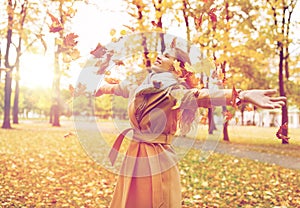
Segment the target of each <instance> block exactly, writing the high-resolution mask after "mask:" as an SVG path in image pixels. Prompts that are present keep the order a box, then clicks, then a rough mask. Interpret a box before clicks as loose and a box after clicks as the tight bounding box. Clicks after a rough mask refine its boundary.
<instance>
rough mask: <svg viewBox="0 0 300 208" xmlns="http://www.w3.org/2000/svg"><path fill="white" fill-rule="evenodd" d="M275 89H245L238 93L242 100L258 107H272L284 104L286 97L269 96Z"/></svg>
mask: <svg viewBox="0 0 300 208" xmlns="http://www.w3.org/2000/svg"><path fill="white" fill-rule="evenodd" d="M276 92H277V91H276V90H272V89H271V90H245V91H242V92H240V93H239V98H240V99H241V101H242V102H246V103H252V104H253V105H255V106H257V107H259V108H265V109H274V108H280V107H281V106H283V105H285V102H286V97H282V96H281V97H271V96H272V95H274V94H276Z"/></svg>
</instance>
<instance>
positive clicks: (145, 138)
mask: <svg viewBox="0 0 300 208" xmlns="http://www.w3.org/2000/svg"><path fill="white" fill-rule="evenodd" d="M131 130H134V129H133V128H128V129H125V130H124V131H123V132H122V133H121V134H120V135H119V136H118V137H117V139H116V141H115V142H114V144H113V146H112V148H111V150H110V152H109V155H108V157H109V159H110V162H111V164H112V165H114V163H115V161H116V159H117V156H118V153H119V150H120V147H121V145H122V142H123V140H124V138H125V136H126V134H127V133H128V132H129V131H131ZM172 139H173V135H172V134H143V133H134V134H133V140H134V141H137V142H143V143H152V144H171V142H172Z"/></svg>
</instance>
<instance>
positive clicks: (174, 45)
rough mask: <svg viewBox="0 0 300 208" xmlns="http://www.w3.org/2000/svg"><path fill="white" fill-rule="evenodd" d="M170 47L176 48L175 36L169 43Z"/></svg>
mask: <svg viewBox="0 0 300 208" xmlns="http://www.w3.org/2000/svg"><path fill="white" fill-rule="evenodd" d="M170 47H171V48H176V38H173V40H172V43H171V46H170Z"/></svg>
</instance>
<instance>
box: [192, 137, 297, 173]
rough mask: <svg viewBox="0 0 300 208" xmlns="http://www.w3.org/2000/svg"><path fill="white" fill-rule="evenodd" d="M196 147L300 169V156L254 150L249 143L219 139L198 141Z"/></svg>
mask: <svg viewBox="0 0 300 208" xmlns="http://www.w3.org/2000/svg"><path fill="white" fill-rule="evenodd" d="M194 147H195V148H197V149H201V150H204V151H213V152H216V153H220V154H227V155H232V156H234V157H239V158H248V159H251V160H255V161H259V162H263V163H268V164H275V165H279V166H282V167H285V168H289V169H296V170H300V158H299V157H291V156H285V155H280V154H273V153H264V152H258V151H253V150H250V149H249V147H247V145H239V144H232V143H223V142H217V141H205V142H199V141H196V142H195V144H194ZM299 151H300V147H299Z"/></svg>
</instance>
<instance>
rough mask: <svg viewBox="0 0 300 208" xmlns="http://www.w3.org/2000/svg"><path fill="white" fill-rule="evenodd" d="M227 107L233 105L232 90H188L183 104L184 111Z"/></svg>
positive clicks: (185, 91)
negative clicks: (196, 108)
mask: <svg viewBox="0 0 300 208" xmlns="http://www.w3.org/2000/svg"><path fill="white" fill-rule="evenodd" d="M225 105H232V90H230V89H216V90H210V89H186V90H184V96H183V98H182V102H181V108H183V109H186V108H195V107H203V108H211V107H213V106H225Z"/></svg>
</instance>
